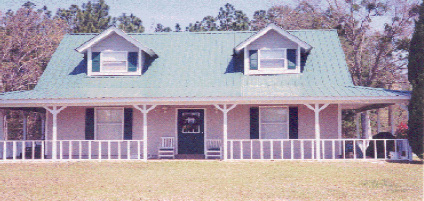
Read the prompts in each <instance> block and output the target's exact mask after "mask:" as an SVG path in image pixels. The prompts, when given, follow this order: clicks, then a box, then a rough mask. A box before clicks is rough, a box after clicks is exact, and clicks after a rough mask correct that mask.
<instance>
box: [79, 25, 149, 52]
mask: <svg viewBox="0 0 424 201" xmlns="http://www.w3.org/2000/svg"><path fill="white" fill-rule="evenodd" d="M113 33H116V34H118V35H119V36H121V37H122V38H124V39H125V40H127V41H128V42H130V43H131V44H133V45H134V46H136V47H138V48H140V49H141V50H142V51H144V52H146V53H147V54H149V55H150V56H155V55H156V53H155V52H154V51H153V50H152V49H150V48H148V47H147V46H145V45H143V44H142V43H140V42H139V41H138V40H136V39H134V38H133V37H131V36H129V35H128V34H126V33H125V32H124V31H122V30H121V29H118V28H116V27H115V26H111V27H109V28H108V29H106V30H105V31H103V32H102V33H100V34H99V35H97V36H95V37H93V38H92V39H90V40H88V41H86V42H85V43H84V44H82V45H81V46H79V47H78V48H76V49H75V50H76V51H77V52H80V53H84V52H85V51H87V49H88V48H90V47H92V46H93V45H95V44H97V43H98V42H100V41H101V40H103V39H104V38H106V37H108V36H109V35H111V34H113Z"/></svg>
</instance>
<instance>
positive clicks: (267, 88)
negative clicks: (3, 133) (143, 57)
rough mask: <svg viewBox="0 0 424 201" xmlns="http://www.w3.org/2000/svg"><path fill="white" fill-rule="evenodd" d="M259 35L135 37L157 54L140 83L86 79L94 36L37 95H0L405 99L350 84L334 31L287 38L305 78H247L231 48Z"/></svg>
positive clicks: (55, 62) (63, 54)
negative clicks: (297, 45)
mask: <svg viewBox="0 0 424 201" xmlns="http://www.w3.org/2000/svg"><path fill="white" fill-rule="evenodd" d="M254 33H255V32H206V33H188V32H183V33H160V34H130V35H131V37H133V38H134V39H136V40H138V41H140V42H141V43H143V44H144V45H146V46H147V47H149V48H151V49H153V50H154V51H155V52H156V54H157V55H158V58H156V59H155V60H154V61H153V62H152V63H151V65H150V66H149V67H148V69H147V71H145V73H144V74H143V75H141V76H96V77H89V76H87V74H86V70H85V68H86V64H85V62H84V60H83V54H80V53H78V52H77V51H75V48H77V47H79V46H80V45H81V44H83V43H84V42H85V41H87V40H89V39H91V38H92V37H94V36H95V35H93V34H75V35H66V36H65V37H64V38H63V40H62V41H61V43H60V45H59V47H58V48H57V50H56V52H55V53H54V54H53V56H52V59H51V60H50V62H49V64H48V66H47V68H46V70H45V72H44V73H43V75H42V76H41V78H40V80H39V82H38V84H37V86H36V87H35V89H34V90H32V91H26V92H10V93H5V94H3V95H0V98H1V99H3V100H13V99H72V98H114V97H122V98H124V97H263V96H280V97H281V96H290V97H296V96H298V97H349V96H352V97H353V96H355V97H357V96H401V95H404V94H403V93H397V92H393V91H388V90H385V89H375V88H366V87H357V86H354V85H353V84H352V81H351V77H350V75H349V72H348V68H347V65H346V61H345V56H344V53H343V50H342V47H341V44H340V42H339V39H338V36H337V32H336V31H335V30H298V31H289V33H291V34H293V35H294V36H296V37H298V38H299V39H301V40H303V41H305V42H306V43H308V44H310V45H311V46H312V47H313V49H312V50H311V51H310V53H309V55H308V57H307V60H306V63H305V66H304V69H303V72H302V73H301V74H283V75H261V76H247V75H244V74H243V73H242V72H241V71H239V70H237V69H238V68H239V67H240V66H238V65H240V62H237V61H236V62H234V57H233V56H232V55H233V54H234V47H235V46H236V45H238V44H240V43H241V42H242V41H244V40H246V39H247V38H249V37H250V36H251V35H253V34H254Z"/></svg>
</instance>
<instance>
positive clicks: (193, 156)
mask: <svg viewBox="0 0 424 201" xmlns="http://www.w3.org/2000/svg"><path fill="white" fill-rule="evenodd" d="M175 159H205V155H203V154H177V155H175Z"/></svg>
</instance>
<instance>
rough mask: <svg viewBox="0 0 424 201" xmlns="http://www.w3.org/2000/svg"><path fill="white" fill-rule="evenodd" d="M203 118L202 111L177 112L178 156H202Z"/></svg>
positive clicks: (186, 110) (203, 113)
mask: <svg viewBox="0 0 424 201" xmlns="http://www.w3.org/2000/svg"><path fill="white" fill-rule="evenodd" d="M204 117H205V111H204V110H203V109H179V110H178V123H177V124H178V126H177V127H178V154H203V152H204V149H203V148H204V138H205V137H204V130H205V124H204Z"/></svg>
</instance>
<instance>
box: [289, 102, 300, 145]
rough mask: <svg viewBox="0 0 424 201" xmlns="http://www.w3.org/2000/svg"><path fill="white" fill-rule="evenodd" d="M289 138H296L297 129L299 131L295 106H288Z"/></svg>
mask: <svg viewBox="0 0 424 201" xmlns="http://www.w3.org/2000/svg"><path fill="white" fill-rule="evenodd" d="M289 126H290V128H289V138H290V139H298V138H299V136H298V131H299V124H298V109H297V107H290V108H289Z"/></svg>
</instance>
